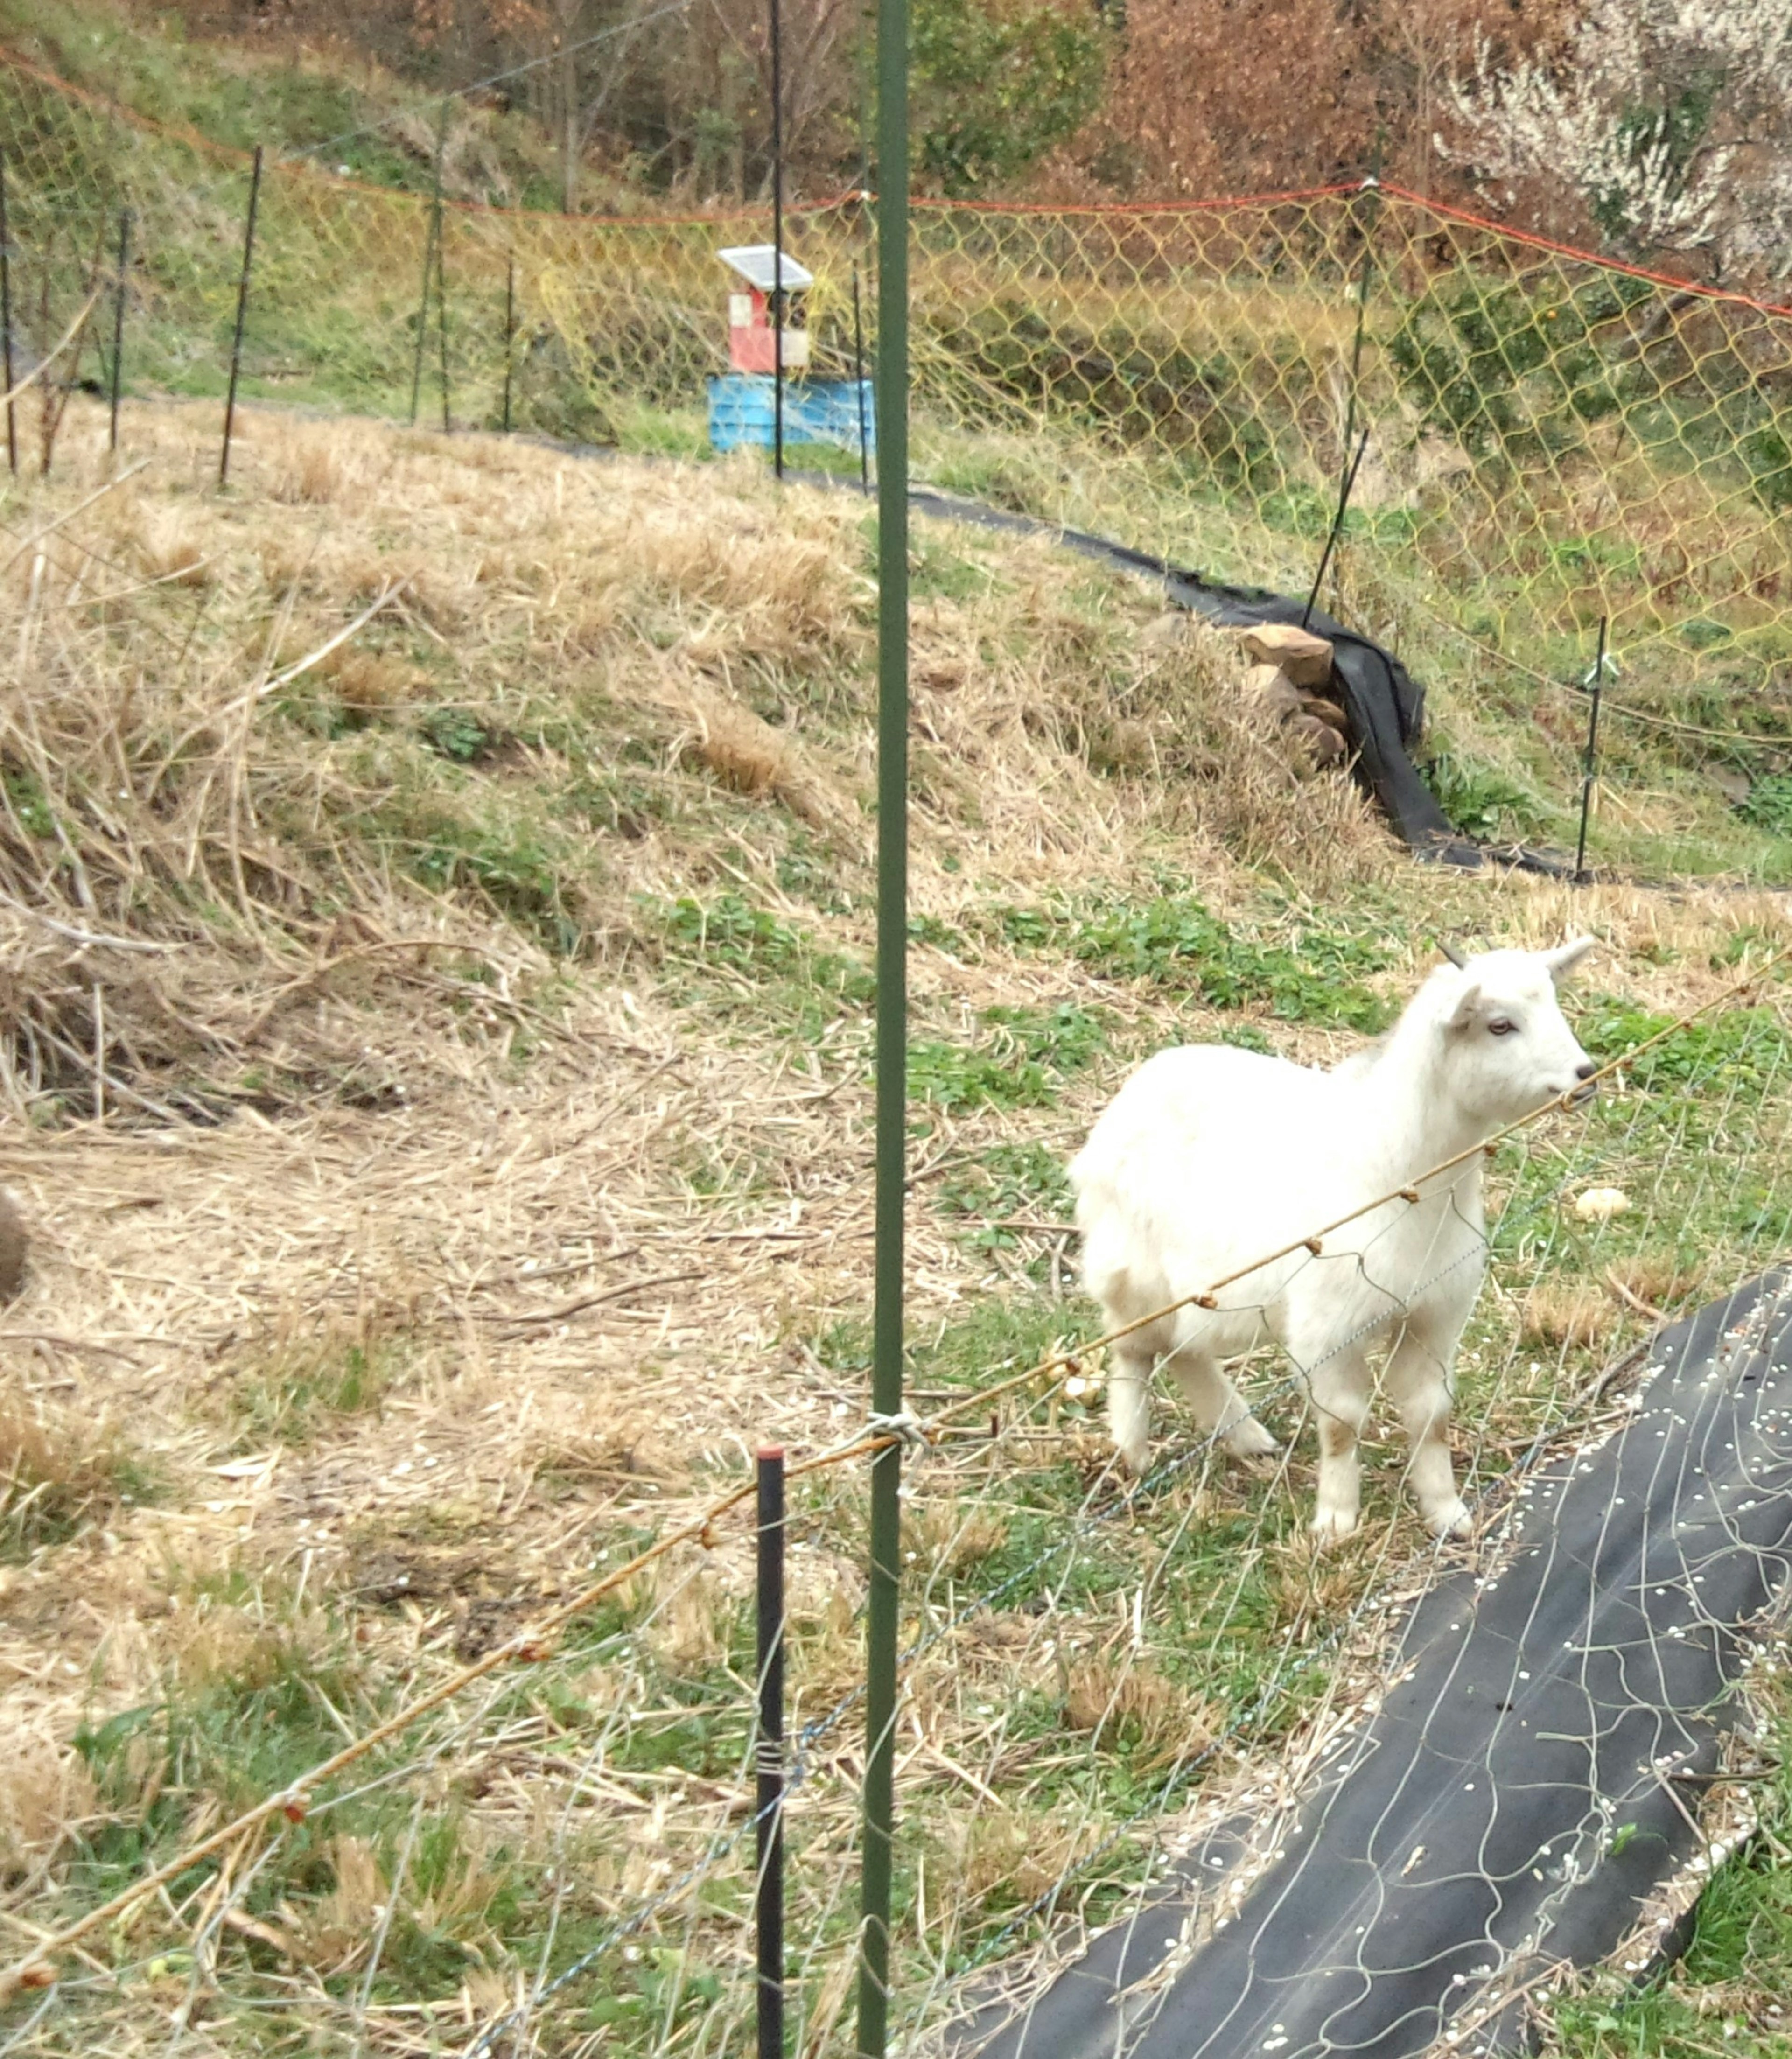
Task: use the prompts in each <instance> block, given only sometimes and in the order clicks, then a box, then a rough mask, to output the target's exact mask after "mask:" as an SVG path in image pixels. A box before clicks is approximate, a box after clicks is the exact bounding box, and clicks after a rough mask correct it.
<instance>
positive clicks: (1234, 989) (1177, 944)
mask: <svg viewBox="0 0 1792 2059" xmlns="http://www.w3.org/2000/svg"><path fill="white" fill-rule="evenodd" d="M990 919H991V920H992V921H994V923H995V924H996V926H997V927H998V929H999V930H1000V932H1001V934H1002V936H1003V937H1004V938H1006V940H1007V942H1009V943H1010V944H1012V945H1013V946H1016V947H1017V948H1018V949H1021V950H1036V951H1049V950H1065V951H1068V952H1069V954H1070V955H1071V956H1072V957H1073V958H1077V959H1079V960H1081V962H1082V963H1083V964H1085V965H1086V966H1089V968H1090V970H1092V971H1094V972H1097V973H1098V974H1101V976H1102V977H1103V978H1108V979H1133V980H1141V981H1147V982H1150V983H1151V984H1152V985H1153V986H1165V987H1169V988H1173V989H1174V990H1177V991H1179V992H1181V993H1184V994H1189V995H1190V996H1191V997H1193V998H1198V999H1199V1000H1201V1001H1202V1002H1205V1003H1206V1004H1207V1006H1209V1007H1210V1008H1219V1009H1236V1008H1253V1007H1256V1008H1268V1010H1270V1012H1271V1013H1272V1014H1274V1015H1276V1017H1278V1018H1280V1019H1281V1020H1282V1021H1284V1022H1313V1023H1323V1024H1326V1025H1328V1026H1336V1027H1338V1028H1343V1029H1350V1030H1370V1031H1372V1030H1380V1029H1382V1028H1384V1027H1385V1026H1386V1025H1387V1023H1388V1021H1389V1020H1390V1019H1391V1018H1392V1013H1393V1011H1392V1009H1391V1008H1390V1007H1389V1006H1388V1003H1387V1002H1385V1001H1384V1000H1383V999H1382V998H1380V995H1378V994H1375V993H1374V992H1372V990H1370V989H1369V988H1368V987H1367V986H1364V984H1363V975H1364V974H1368V973H1371V972H1375V971H1377V970H1380V968H1381V967H1382V966H1384V965H1386V964H1387V963H1388V962H1389V960H1390V958H1391V957H1392V951H1391V950H1390V949H1389V948H1388V946H1387V945H1386V944H1385V943H1384V942H1381V941H1380V940H1379V939H1377V938H1373V937H1370V936H1367V935H1352V934H1346V933H1344V932H1340V931H1335V930H1323V929H1318V928H1303V929H1302V930H1300V931H1299V932H1298V933H1297V934H1295V935H1294V936H1292V937H1291V938H1290V939H1289V941H1288V942H1271V941H1266V940H1263V939H1260V938H1255V937H1252V936H1250V935H1248V934H1244V933H1242V932H1240V930H1237V929H1236V928H1234V927H1232V926H1231V925H1229V924H1228V923H1226V922H1222V921H1221V919H1220V918H1218V917H1217V916H1215V915H1213V914H1209V911H1208V910H1206V909H1205V907H1204V906H1202V905H1201V902H1199V901H1197V900H1196V899H1194V898H1193V897H1192V896H1189V895H1186V894H1160V895H1158V896H1157V898H1153V899H1152V900H1149V901H1145V902H1106V903H1102V902H1096V903H1085V904H1064V905H1060V906H1041V907H1032V908H1027V907H1006V906H998V907H996V908H994V909H992V910H990Z"/></svg>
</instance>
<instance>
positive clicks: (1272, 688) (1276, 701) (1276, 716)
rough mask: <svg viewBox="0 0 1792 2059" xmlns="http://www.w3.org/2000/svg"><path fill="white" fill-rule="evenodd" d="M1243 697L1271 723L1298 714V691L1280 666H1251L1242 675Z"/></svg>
mask: <svg viewBox="0 0 1792 2059" xmlns="http://www.w3.org/2000/svg"><path fill="white" fill-rule="evenodd" d="M1244 697H1245V699H1247V700H1248V701H1249V702H1250V703H1251V704H1252V706H1253V707H1255V708H1256V710H1257V711H1258V712H1259V713H1260V714H1261V715H1265V716H1267V717H1268V719H1269V720H1270V721H1271V722H1284V721H1286V720H1287V719H1288V716H1290V715H1296V714H1298V713H1299V711H1300V688H1299V687H1296V685H1295V683H1294V682H1293V680H1292V679H1290V678H1289V677H1288V675H1287V673H1286V672H1284V671H1283V670H1282V668H1281V667H1280V665H1253V666H1252V667H1251V669H1250V670H1249V671H1248V672H1247V673H1246V674H1245V675H1244Z"/></svg>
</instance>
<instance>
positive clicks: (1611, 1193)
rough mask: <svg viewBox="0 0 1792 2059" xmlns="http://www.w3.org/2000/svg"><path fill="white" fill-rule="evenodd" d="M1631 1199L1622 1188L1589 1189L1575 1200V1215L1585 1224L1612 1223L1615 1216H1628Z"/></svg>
mask: <svg viewBox="0 0 1792 2059" xmlns="http://www.w3.org/2000/svg"><path fill="white" fill-rule="evenodd" d="M1630 1205H1631V1197H1630V1196H1629V1195H1628V1194H1627V1193H1625V1192H1624V1190H1623V1188H1622V1187H1589V1188H1588V1189H1587V1191H1586V1193H1583V1194H1580V1195H1577V1196H1576V1197H1575V1214H1576V1215H1577V1216H1578V1217H1579V1218H1580V1220H1581V1221H1583V1222H1610V1221H1611V1219H1612V1217H1614V1216H1621V1215H1627V1214H1628V1213H1629V1212H1630Z"/></svg>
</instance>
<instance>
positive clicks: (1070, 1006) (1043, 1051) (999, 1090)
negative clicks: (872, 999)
mask: <svg viewBox="0 0 1792 2059" xmlns="http://www.w3.org/2000/svg"><path fill="white" fill-rule="evenodd" d="M978 1022H979V1023H980V1025H981V1026H982V1031H983V1034H982V1037H980V1038H979V1039H978V1041H977V1042H976V1043H974V1044H962V1043H955V1042H952V1041H948V1040H946V1039H945V1038H942V1037H916V1038H915V1039H914V1040H913V1041H911V1042H910V1045H909V1093H910V1097H912V1098H913V1099H914V1100H916V1101H930V1102H931V1103H932V1104H933V1105H934V1106H935V1107H937V1108H942V1109H946V1111H947V1112H948V1113H958V1112H959V1111H962V1110H964V1109H975V1108H991V1109H1020V1108H1044V1107H1047V1106H1049V1105H1050V1104H1051V1103H1052V1102H1053V1101H1055V1100H1056V1099H1057V1097H1058V1095H1059V1093H1061V1091H1062V1090H1063V1087H1064V1083H1065V1081H1066V1080H1067V1079H1069V1078H1070V1077H1073V1075H1074V1074H1076V1073H1081V1072H1083V1071H1085V1070H1086V1069H1087V1068H1088V1067H1089V1065H1092V1064H1093V1062H1094V1061H1095V1060H1096V1059H1097V1057H1099V1056H1100V1055H1101V1053H1103V1052H1104V1051H1105V1050H1106V1049H1108V1046H1109V1035H1110V1031H1111V1022H1110V1018H1109V1017H1108V1016H1107V1014H1106V1013H1105V1011H1104V1010H1100V1009H1089V1008H1081V1007H1078V1006H1077V1005H1076V1004H1075V1003H1073V1002H1059V1003H1058V1004H1057V1006H1056V1007H1054V1008H986V1009H985V1010H982V1014H981V1015H980V1016H979V1017H978Z"/></svg>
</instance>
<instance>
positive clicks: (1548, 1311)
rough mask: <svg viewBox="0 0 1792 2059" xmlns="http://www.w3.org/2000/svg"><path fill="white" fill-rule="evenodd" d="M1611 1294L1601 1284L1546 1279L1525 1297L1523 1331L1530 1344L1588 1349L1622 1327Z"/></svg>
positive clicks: (1522, 1334)
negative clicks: (1602, 1288)
mask: <svg viewBox="0 0 1792 2059" xmlns="http://www.w3.org/2000/svg"><path fill="white" fill-rule="evenodd" d="M1618 1321H1619V1311H1618V1310H1617V1309H1616V1308H1615V1307H1614V1306H1613V1305H1612V1298H1611V1296H1610V1295H1609V1294H1608V1293H1606V1292H1603V1291H1602V1290H1601V1289H1600V1288H1599V1287H1597V1286H1591V1285H1583V1284H1579V1283H1563V1282H1557V1281H1554V1280H1543V1281H1541V1282H1539V1284H1538V1285H1536V1286H1535V1287H1533V1288H1531V1292H1530V1293H1529V1294H1528V1295H1527V1296H1526V1297H1525V1302H1524V1309H1523V1316H1522V1317H1521V1319H1520V1323H1519V1335H1520V1336H1521V1337H1522V1338H1523V1340H1524V1341H1525V1342H1526V1343H1527V1344H1549V1345H1551V1346H1554V1345H1560V1346H1563V1347H1564V1348H1567V1349H1569V1350H1574V1351H1587V1350H1591V1349H1592V1348H1594V1347H1595V1345H1597V1344H1601V1343H1603V1341H1604V1340H1605V1339H1606V1338H1607V1337H1608V1336H1611V1333H1612V1332H1613V1331H1614V1330H1615V1329H1616V1328H1617V1327H1618Z"/></svg>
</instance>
